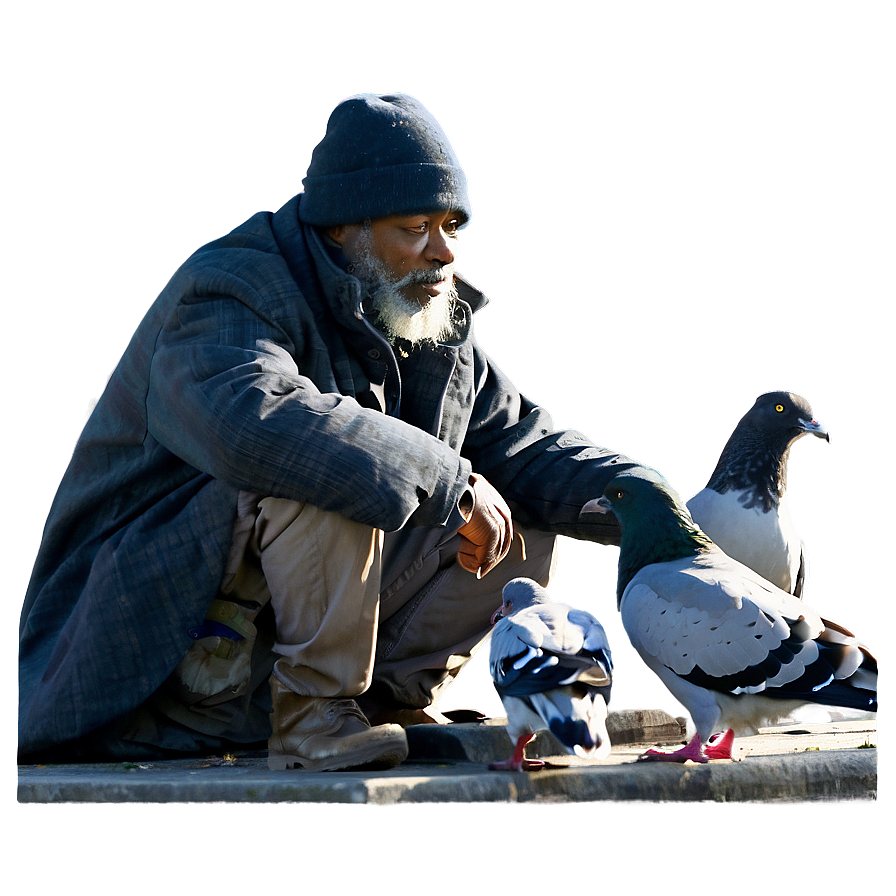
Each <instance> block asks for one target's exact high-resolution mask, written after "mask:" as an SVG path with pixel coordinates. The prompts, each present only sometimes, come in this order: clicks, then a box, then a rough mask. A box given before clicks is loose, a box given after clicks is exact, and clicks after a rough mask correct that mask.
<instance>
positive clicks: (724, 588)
mask: <svg viewBox="0 0 896 896" xmlns="http://www.w3.org/2000/svg"><path fill="white" fill-rule="evenodd" d="M621 611H622V623H623V626H624V627H625V630H626V632H627V633H628V635H629V638H630V639H631V641H632V644H633V645H634V646H635V648H636V650H638V652H639V653H641V654H642V656H645V659H646V658H647V657H648V656H649V657H651V658H652V659H653V660H654V663H653V665H655V664H659V665H661V666H664V667H666V668H668V669H670V670H671V671H673V672H674V673H675V674H676V675H678V676H679V677H681V678H683V679H685V680H687V681H690V682H692V683H693V684H697V685H699V686H701V687H706V688H710V689H712V690H718V691H725V692H728V693H757V692H760V691H763V690H765V689H766V688H780V687H784V686H786V685H787V684H789V683H792V682H794V681H796V680H798V679H800V678H802V677H803V676H804V675H805V674H806V670H807V669H808V668H809V667H811V666H812V665H813V664H814V663H815V661H816V660H817V659H818V646H817V644H816V640H815V639H816V638H817V637H818V636H819V635H820V634H821V633H822V632H823V631H824V630H825V623H824V621H823V620H822V619H821V618H820V617H819V616H818V615H817V614H816V613H814V612H812V611H811V610H810V609H809V608H808V607H806V606H805V605H803V604H802V602H801V601H799V600H797V599H795V598H793V597H792V595H789V594H787V593H786V592H784V591H781V590H780V589H778V588H775V587H774V586H773V585H771V584H770V583H768V582H765V581H764V580H763V579H761V578H760V577H759V576H757V575H756V574H755V573H753V572H752V571H751V570H749V569H748V568H747V567H745V566H743V565H742V564H740V563H737V562H735V561H733V560H730V558H727V557H725V555H723V554H721V553H720V552H719V553H718V554H713V555H709V556H708V557H701V558H699V559H694V558H687V559H686V560H678V561H671V562H668V563H657V564H652V565H650V566H647V567H644V568H643V569H642V570H641V571H640V572H639V573H638V574H637V575H636V576H635V577H634V578H633V579H632V581H631V582H630V583H629V586H628V588H627V589H626V591H625V593H624V595H623V598H622V605H621Z"/></svg>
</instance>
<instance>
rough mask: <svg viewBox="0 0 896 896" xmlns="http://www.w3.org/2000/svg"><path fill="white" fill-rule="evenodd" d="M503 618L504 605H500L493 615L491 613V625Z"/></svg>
mask: <svg viewBox="0 0 896 896" xmlns="http://www.w3.org/2000/svg"><path fill="white" fill-rule="evenodd" d="M503 618H504V604H501V606H500V607H498V609H497V610H495V612H494V613H492V619H491V624H492V625H494V624H495V623H496V622H497V621H498V620H499V619H503Z"/></svg>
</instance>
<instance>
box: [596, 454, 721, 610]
mask: <svg viewBox="0 0 896 896" xmlns="http://www.w3.org/2000/svg"><path fill="white" fill-rule="evenodd" d="M589 512H591V513H613V514H615V516H616V518H617V519H618V520H619V525H620V527H621V529H622V541H621V544H620V552H619V579H618V582H617V596H619V597H621V595H622V592H623V590H624V588H625V585H626V584H627V583H628V581H629V580H630V579H631V578H632V576H633V575H634V574H635V573H636V572H637V571H638V570H639V569H641V568H642V567H644V566H647V565H648V564H650V563H662V562H664V561H666V560H677V559H679V558H681V557H690V556H695V555H697V554H699V553H701V552H703V551H707V550H711V549H712V547H713V544H712V542H711V541H710V540H709V538H707V537H706V535H705V534H704V533H703V532H702V531H701V530H700V529H699V528H698V527H697V526H696V525H695V524H694V521H693V519H691V515H690V514H689V513H688V510H687V507H685V505H684V502H683V501H682V500H681V498H680V497H679V495H678V492H676V491H675V489H674V488H672V486H671V485H670V484H669V483H668V481H667V480H666V479H664V478H663V477H662V476H661V475H660V474H659V473H656V472H655V471H649V470H639V471H638V472H637V473H636V472H630V473H622V474H620V475H619V476H616V477H614V478H613V479H612V480H611V481H610V483H609V484H608V485H607V487H606V488H605V489H604V492H603V494H602V495H601V496H600V498H596V499H594V500H592V501H589V502H588V503H587V504H586V505H585V506H584V507H583V508H582V513H583V514H585V513H589Z"/></svg>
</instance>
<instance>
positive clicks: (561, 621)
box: [489, 578, 613, 771]
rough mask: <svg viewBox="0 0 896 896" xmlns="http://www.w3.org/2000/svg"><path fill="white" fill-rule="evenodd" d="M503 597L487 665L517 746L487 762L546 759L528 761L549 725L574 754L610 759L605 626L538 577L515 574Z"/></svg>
mask: <svg viewBox="0 0 896 896" xmlns="http://www.w3.org/2000/svg"><path fill="white" fill-rule="evenodd" d="M502 596H503V603H502V605H501V606H500V607H499V608H498V609H497V610H496V611H495V613H494V615H493V616H492V625H493V626H494V628H493V629H492V640H491V647H490V653H489V667H490V669H491V673H492V678H493V680H494V684H495V690H497V692H498V695H499V696H500V697H501V702H502V703H503V705H504V710H505V711H506V713H507V733H508V735H509V736H510V740H511V742H512V743H513V744H514V750H513V755H512V756H511V757H510V759H507V760H505V761H504V762H495V763H492V764H491V765H490V766H489V767H490V768H492V769H499V770H503V771H511V770H512V771H530V770H533V769H537V768H541V767H542V766H543V765H544V762H542V761H540V760H537V759H527V758H526V757H525V756H524V750H525V747H526V744H527V743H529V741H530V740H532V738H533V737H534V735H535V733H536V732H537V731H541V730H545V729H547V730H549V731H551V732H552V733H553V734H554V736H555V737H556V738H557V740H559V741H560V743H561V744H562V745H563V747H564V748H565V749H566V750H567V752H569V753H570V754H574V755H577V756H581V757H587V758H592V759H603V758H605V757H606V756H608V755H609V753H610V738H609V736H608V734H607V704H608V703H609V702H610V687H611V684H612V671H613V662H612V657H611V654H610V646H609V643H608V642H607V636H606V633H605V632H604V629H603V627H602V626H601V624H600V623H599V622H598V621H597V619H595V618H594V616H592V615H591V614H590V613H587V612H585V611H584V610H577V609H575V608H573V607H570V606H568V605H566V604H561V603H554V602H553V601H552V600H551V598H550V596H549V595H548V593H547V591H546V590H545V589H544V588H542V587H541V586H540V585H538V584H537V583H536V582H534V581H532V579H526V578H517V579H512V580H511V581H509V582H508V583H507V584H506V585H505V586H504V589H503V592H502Z"/></svg>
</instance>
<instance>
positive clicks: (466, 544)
mask: <svg viewBox="0 0 896 896" xmlns="http://www.w3.org/2000/svg"><path fill="white" fill-rule="evenodd" d="M470 485H471V486H472V488H473V506H472V508H470V507H463V506H461V513H463V515H464V517H465V518H466V520H467V521H466V522H465V523H464V524H463V525H462V526H461V527H460V529H458V530H457V531H458V534H459V535H460V536H461V545H460V549H459V550H458V552H457V562H458V563H460V565H461V566H462V567H463V568H464V569H465V570H467V571H468V572H475V573H476V578H477V579H481V578H482V577H483V576H484V575H486V574H487V573H489V572H491V571H492V570H493V569H494V568H495V567H496V566H497V565H498V564H499V563H500V562H501V561H502V560H503V559H504V558H505V557H506V556H507V552H508V551H509V550H510V543H511V542H512V541H513V520H512V518H511V513H510V508H509V507H508V506H507V502H506V501H505V500H504V499H503V498H502V497H501V495H500V494H499V493H498V491H497V489H496V488H495V487H494V486H493V485H492V484H491V483H490V482H489V481H488V480H487V479H486V478H485V477H483V476H480V475H479V474H478V473H471V474H470Z"/></svg>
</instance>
